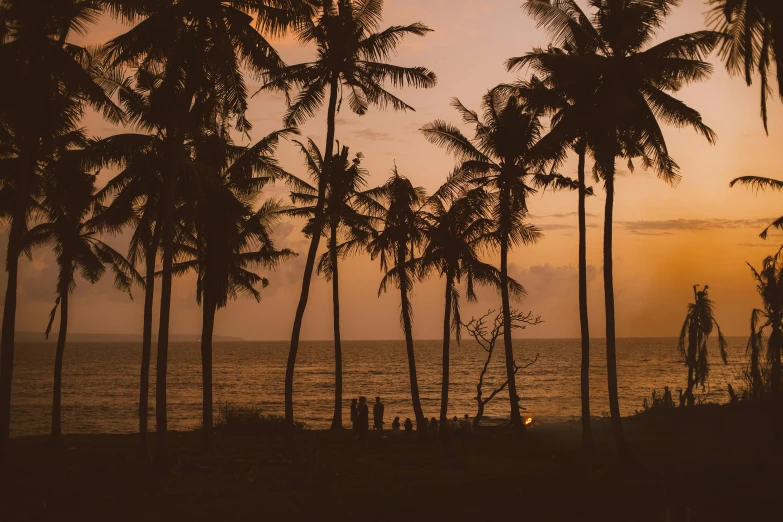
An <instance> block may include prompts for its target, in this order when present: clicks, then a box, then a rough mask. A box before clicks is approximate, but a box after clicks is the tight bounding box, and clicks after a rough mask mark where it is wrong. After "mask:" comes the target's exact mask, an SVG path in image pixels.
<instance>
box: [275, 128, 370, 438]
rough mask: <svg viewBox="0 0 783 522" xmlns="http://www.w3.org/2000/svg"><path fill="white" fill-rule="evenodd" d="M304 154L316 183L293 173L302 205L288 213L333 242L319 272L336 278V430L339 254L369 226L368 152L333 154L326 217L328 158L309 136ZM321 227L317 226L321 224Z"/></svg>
mask: <svg viewBox="0 0 783 522" xmlns="http://www.w3.org/2000/svg"><path fill="white" fill-rule="evenodd" d="M296 143H297V145H298V146H299V148H300V150H301V151H302V154H303V155H304V156H305V161H306V163H307V170H308V173H309V174H310V178H311V179H312V181H313V183H314V185H310V184H309V183H307V182H306V181H304V180H302V179H299V178H297V177H295V176H289V177H288V180H289V183H290V184H291V185H292V188H293V191H292V192H291V200H292V201H293V203H294V204H297V203H299V204H301V205H302V206H300V207H299V208H295V209H290V210H288V211H286V213H287V214H288V215H290V216H295V217H307V218H308V222H307V225H306V226H305V230H304V232H305V234H306V235H312V234H314V233H318V234H322V235H328V237H329V245H328V249H327V252H326V253H324V254H323V255H322V256H321V258H320V259H319V261H318V267H317V273H318V274H323V275H324V277H325V278H326V280H327V281H331V282H332V310H333V326H334V365H335V368H334V381H335V387H334V415H333V416H332V426H331V429H333V430H341V429H342V427H343V423H342V422H343V413H342V412H343V409H342V404H343V363H342V344H341V342H340V339H341V336H340V284H339V271H338V258H339V257H340V256H344V255H346V254H347V253H348V252H349V251H350V250H351V248H352V245H353V244H354V243H355V240H352V241H349V242H347V243H345V244H340V242H339V238H340V235H341V233H343V235H344V234H345V233H346V232H347V233H348V234H349V235H351V234H350V232H351V230H356V229H361V230H366V229H367V223H368V218H367V216H364V215H362V214H360V213H359V212H358V211H357V208H356V196H357V193H358V192H359V191H360V190H361V189H362V188H363V187H364V186H365V184H366V179H367V171H366V170H365V169H363V168H362V166H361V162H362V159H363V158H364V156H363V155H362V154H361V153H357V154H356V155H355V156H354V158H353V159H351V158H350V155H349V149H348V147H346V146H343V147H342V148H340V145H339V143H338V145H337V148H338V152H337V153H336V154H334V155H333V156H332V158H331V162H329V163H330V165H331V168H330V174H329V179H328V180H327V181H326V195H325V200H326V205H325V206H324V209H323V214H322V218H321V220H320V221H319V222H317V221H316V213H317V211H318V210H317V206H318V188H317V187H318V186H319V185H320V184H321V177H322V176H323V175H324V160H323V157H322V156H321V151H320V150H318V147H317V146H316V144H315V142H313V141H312V140H308V142H307V144H306V145H305V144H303V143H300V142H296ZM319 225H320V228H321V230H318V228H316V226H319Z"/></svg>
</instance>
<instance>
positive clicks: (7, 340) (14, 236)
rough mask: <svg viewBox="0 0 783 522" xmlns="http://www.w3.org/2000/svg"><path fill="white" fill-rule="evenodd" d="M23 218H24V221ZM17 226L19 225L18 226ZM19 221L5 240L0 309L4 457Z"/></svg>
mask: <svg viewBox="0 0 783 522" xmlns="http://www.w3.org/2000/svg"><path fill="white" fill-rule="evenodd" d="M23 219H24V218H23ZM17 223H19V225H17ZM21 223H22V221H20V220H19V218H18V217H16V216H15V217H14V220H13V222H12V223H11V233H10V237H9V241H8V249H7V259H6V269H7V270H8V285H7V286H6V290H5V308H4V309H3V334H2V335H3V337H2V342H1V343H0V456H4V455H5V445H6V441H7V440H8V437H9V436H10V428H11V382H12V380H13V372H14V329H15V325H16V286H17V280H18V274H19V249H18V247H17V245H18V244H19V241H20V240H19V239H18V238H21V235H22V234H23V233H24V231H23V230H22V231H21V233H20V230H19V229H20V228H21V226H20V225H21Z"/></svg>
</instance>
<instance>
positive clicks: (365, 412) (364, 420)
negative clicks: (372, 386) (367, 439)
mask: <svg viewBox="0 0 783 522" xmlns="http://www.w3.org/2000/svg"><path fill="white" fill-rule="evenodd" d="M369 427H370V409H369V408H368V407H367V398H366V397H359V406H357V408H356V433H357V434H358V435H366V434H367V431H368V430H369Z"/></svg>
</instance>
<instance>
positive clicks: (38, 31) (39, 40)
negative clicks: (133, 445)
mask: <svg viewBox="0 0 783 522" xmlns="http://www.w3.org/2000/svg"><path fill="white" fill-rule="evenodd" d="M98 14H99V10H98V8H97V6H96V3H95V2H92V1H88V0H62V1H58V2H30V1H29V0H5V1H3V2H2V4H0V36H1V37H2V46H0V70H2V71H3V76H4V77H5V78H13V81H3V82H0V142H2V147H1V148H2V151H1V153H2V157H3V159H4V161H5V163H6V165H5V166H6V167H7V172H6V174H4V180H3V186H2V195H0V199H2V200H3V202H4V203H3V206H4V207H5V209H4V210H3V213H4V218H5V219H7V220H8V222H9V225H10V231H9V236H8V247H7V251H6V271H7V272H8V284H7V286H6V294H5V305H4V308H3V326H2V341H0V453H3V452H4V448H5V441H6V440H7V439H8V435H9V428H10V418H11V384H12V380H13V368H14V327H15V324H16V304H17V282H18V267H19V255H20V253H21V248H20V247H21V243H22V240H23V238H24V235H25V233H26V232H27V220H28V217H29V215H30V212H31V210H32V207H31V205H32V202H33V198H34V196H36V189H37V188H38V187H40V182H39V181H38V180H36V178H37V177H38V176H40V174H41V166H42V165H43V164H44V163H45V162H47V161H49V160H50V159H51V157H52V155H53V154H54V149H55V148H56V146H55V145H53V143H52V142H55V141H58V139H59V137H61V136H63V135H66V134H68V133H69V132H70V131H72V130H74V129H75V128H76V127H77V126H78V122H79V119H80V118H81V115H82V112H83V109H84V107H85V106H86V105H89V106H92V107H94V108H96V109H98V110H100V111H101V112H102V113H103V115H104V117H106V118H107V119H109V120H110V121H112V122H114V123H117V122H119V121H120V120H121V119H122V114H121V111H120V110H119V108H118V107H116V106H115V105H114V104H113V103H111V100H110V99H109V98H108V96H106V94H105V92H104V90H103V89H102V87H101V85H100V84H99V83H98V82H96V81H95V78H96V76H99V75H100V71H99V69H100V68H99V67H98V66H97V64H96V63H95V62H94V61H93V59H92V56H91V55H90V53H89V52H88V51H87V50H86V49H85V48H83V47H79V46H77V45H74V44H73V43H71V42H70V37H71V36H72V34H73V33H74V32H76V33H82V32H84V31H85V29H86V28H87V27H88V26H89V25H90V24H91V23H92V22H93V21H95V19H96V17H97V15H98Z"/></svg>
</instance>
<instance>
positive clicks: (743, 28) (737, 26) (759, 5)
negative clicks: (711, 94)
mask: <svg viewBox="0 0 783 522" xmlns="http://www.w3.org/2000/svg"><path fill="white" fill-rule="evenodd" d="M708 3H709V4H710V5H711V6H712V10H711V11H710V12H709V14H708V15H707V22H708V24H709V25H710V26H712V27H713V28H714V29H716V30H718V31H720V32H721V33H723V34H724V35H725V37H724V39H723V40H722V41H721V44H720V47H719V54H720V57H721V58H722V59H723V61H724V62H726V69H728V71H729V73H731V74H732V75H743V76H744V77H745V82H746V83H747V84H748V85H752V84H753V76H754V75H755V74H756V72H758V75H759V78H760V80H761V118H762V120H763V122H764V130H767V131H769V129H768V126H767V125H768V111H767V99H768V98H769V96H770V94H772V92H773V87H772V86H771V85H770V80H769V76H770V73H771V72H772V71H773V70H776V71H777V84H778V92H779V93H783V8H782V7H781V5H780V2H778V1H777V0H708ZM773 66H774V69H773Z"/></svg>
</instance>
